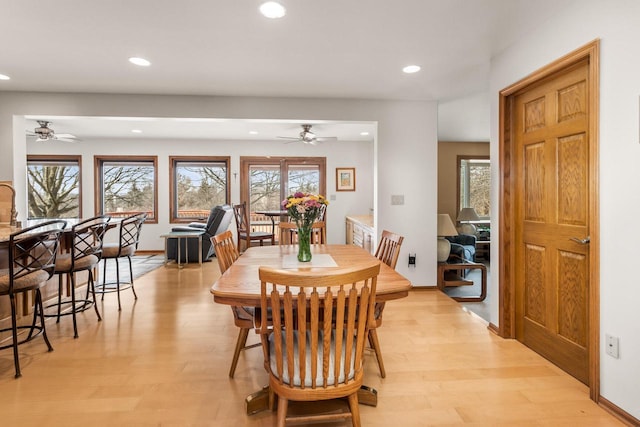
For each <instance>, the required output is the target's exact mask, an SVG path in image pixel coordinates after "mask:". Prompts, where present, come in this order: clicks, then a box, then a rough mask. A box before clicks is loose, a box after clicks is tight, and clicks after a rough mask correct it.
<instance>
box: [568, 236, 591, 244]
mask: <svg viewBox="0 0 640 427" xmlns="http://www.w3.org/2000/svg"><path fill="white" fill-rule="evenodd" d="M569 240H571V241H573V242H576V243H579V244H581V245H588V244H589V242H591V236H587V237H585V238H584V239H580V238H578V237H572V238H571V239H569Z"/></svg>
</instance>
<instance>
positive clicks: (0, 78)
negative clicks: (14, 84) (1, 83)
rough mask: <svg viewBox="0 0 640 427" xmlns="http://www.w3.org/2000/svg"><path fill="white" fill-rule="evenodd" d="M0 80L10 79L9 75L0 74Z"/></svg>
mask: <svg viewBox="0 0 640 427" xmlns="http://www.w3.org/2000/svg"><path fill="white" fill-rule="evenodd" d="M0 80H11V77H9V76H7V75H6V74H0Z"/></svg>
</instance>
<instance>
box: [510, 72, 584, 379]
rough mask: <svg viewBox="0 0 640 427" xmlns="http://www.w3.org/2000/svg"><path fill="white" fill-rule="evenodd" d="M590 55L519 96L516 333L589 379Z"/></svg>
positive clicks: (530, 345) (546, 355)
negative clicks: (586, 238) (587, 58)
mask: <svg viewBox="0 0 640 427" xmlns="http://www.w3.org/2000/svg"><path fill="white" fill-rule="evenodd" d="M587 73H588V64H587V62H586V61H584V62H582V63H580V64H577V65H576V66H574V67H571V68H570V69H568V70H565V71H562V72H561V73H559V74H556V75H553V76H551V77H549V78H547V79H545V80H544V81H543V82H541V83H540V84H539V85H537V86H536V87H534V88H531V89H529V90H527V91H526V92H524V93H522V94H520V95H518V96H516V97H515V117H514V130H515V132H514V135H515V166H516V170H517V171H520V172H521V174H520V177H519V178H518V179H516V181H515V194H516V196H515V219H516V224H517V231H516V233H515V261H516V262H515V266H516V268H515V293H516V301H515V302H516V317H515V320H516V338H517V339H518V340H520V341H522V342H523V343H524V344H526V345H527V346H529V347H531V348H532V349H534V350H535V351H536V352H538V353H540V354H541V355H543V356H544V357H546V358H548V359H549V360H551V361H553V362H554V363H556V364H557V365H558V366H560V367H561V368H562V369H564V370H566V371H567V372H569V373H570V374H572V375H573V376H575V377H576V378H578V379H579V380H580V381H583V382H585V383H588V378H589V375H588V367H589V364H588V360H589V357H588V354H589V351H588V350H589V340H588V336H589V334H588V331H589V321H588V307H589V274H588V273H589V262H588V259H589V257H588V250H589V246H588V244H580V243H577V242H575V241H573V240H572V238H578V239H584V238H585V237H586V236H588V235H589V210H588V209H589V191H588V185H589V156H588V153H589V146H588V141H589V138H588V130H589V129H588V125H589V123H588V111H587V105H588V104H587V99H588V93H587V87H588V85H587Z"/></svg>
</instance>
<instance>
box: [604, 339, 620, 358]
mask: <svg viewBox="0 0 640 427" xmlns="http://www.w3.org/2000/svg"><path fill="white" fill-rule="evenodd" d="M605 345H606V346H607V354H608V355H609V356H611V357H613V358H615V359H618V358H619V357H620V339H619V338H618V337H614V336H611V335H609V334H606V335H605Z"/></svg>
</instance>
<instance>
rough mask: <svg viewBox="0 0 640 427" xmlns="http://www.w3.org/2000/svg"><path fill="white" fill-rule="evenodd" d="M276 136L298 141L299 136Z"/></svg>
mask: <svg viewBox="0 0 640 427" xmlns="http://www.w3.org/2000/svg"><path fill="white" fill-rule="evenodd" d="M276 138H280V139H290V140H292V141H300V138H293V137H290V136H276Z"/></svg>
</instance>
